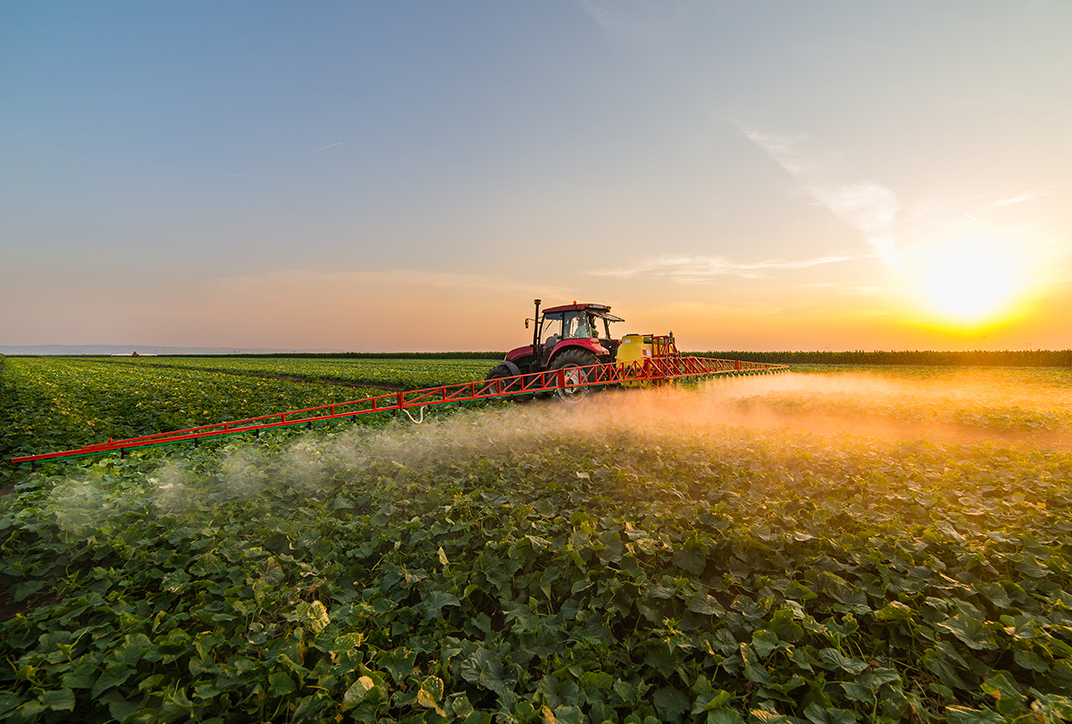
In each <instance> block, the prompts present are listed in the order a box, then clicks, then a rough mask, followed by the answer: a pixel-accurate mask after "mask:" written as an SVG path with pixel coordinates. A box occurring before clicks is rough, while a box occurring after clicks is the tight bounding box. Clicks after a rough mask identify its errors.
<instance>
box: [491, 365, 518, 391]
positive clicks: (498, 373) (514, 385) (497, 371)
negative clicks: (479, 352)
mask: <svg viewBox="0 0 1072 724" xmlns="http://www.w3.org/2000/svg"><path fill="white" fill-rule="evenodd" d="M513 376H514V371H513V370H511V369H510V368H509V367H507V366H506V365H504V364H497V365H495V366H494V367H492V368H491V371H490V372H488V376H487V377H485V378H484V379H485V380H500V379H502V378H504V377H513ZM519 390H521V383H520V382H519V381H518V380H513V381H512V382H507V383H506V384H504V385H502V391H503V393H516V392H518V391H519Z"/></svg>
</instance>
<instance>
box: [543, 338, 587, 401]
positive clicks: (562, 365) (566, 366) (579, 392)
mask: <svg viewBox="0 0 1072 724" xmlns="http://www.w3.org/2000/svg"><path fill="white" fill-rule="evenodd" d="M594 364H599V360H598V359H596V356H595V355H594V354H592V353H591V352H586V351H584V350H583V349H567V350H566V351H565V352H563V353H562V354H560V355H559V356H558V358H557V359H556V360H555V361H554V363H553V364H552V365H551V370H552V371H557V370H562V371H563V372H562V374H563V376H564V378H565V379H564V380H563V386H562V387H559V388H558V389H557V390H555V397H557V398H558V399H560V400H565V401H567V402H577V401H578V400H581V399H584V398H585V397H586V396H587V395H588V393H589V392H590V391H592V390H593V389H594V388H593V387H592V386H590V385H586V384H584V383H585V382H587V381H588V379H589V375H591V374H592V370H585V369H579V368H581V367H587V366H588V365H594Z"/></svg>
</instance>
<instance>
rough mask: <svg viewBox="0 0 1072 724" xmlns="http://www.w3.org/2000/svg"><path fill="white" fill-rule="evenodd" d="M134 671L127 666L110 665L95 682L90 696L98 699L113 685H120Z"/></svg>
mask: <svg viewBox="0 0 1072 724" xmlns="http://www.w3.org/2000/svg"><path fill="white" fill-rule="evenodd" d="M133 673H134V669H131V668H129V667H127V666H109V667H108V668H107V669H105V670H104V672H103V673H101V675H100V676H98V677H97V682H96V683H95V684H93V689H92V690H91V691H90V696H91V697H93V698H94V699H96V698H97V697H98V696H100V695H101V694H103V693H104V692H105V691H107V690H108V689H111V688H112V687H113V686H119V685H120V684H122V683H123V682H125V681H126V680H127V679H129V678H130V676H131V674H133Z"/></svg>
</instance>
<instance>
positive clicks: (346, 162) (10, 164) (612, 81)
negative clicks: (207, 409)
mask: <svg viewBox="0 0 1072 724" xmlns="http://www.w3.org/2000/svg"><path fill="white" fill-rule="evenodd" d="M1069 37H1072V5H1069V4H1068V3H1065V2H1027V3H1004V2H1003V3H998V2H947V3H931V2H899V3H888V4H872V3H869V4H862V3H851V2H807V3H801V2H721V3H720V2H666V3H660V2H640V1H635V0H624V1H622V2H609V1H607V2H603V1H597V0H579V1H572V0H571V1H567V0H561V1H555V0H550V1H548V2H538V3H520V2H451V3H447V2H417V1H414V2H397V3H396V2H392V3H387V2H379V3H375V2H366V3H341V2H339V3H329V2H321V3H268V2H212V3H208V2H206V3H197V2H181V3H179V2H175V3H118V2H56V3H36V2H15V1H9V2H5V3H3V4H2V5H0V139H2V140H0V229H2V231H0V234H2V238H0V287H2V288H0V344H6V345H20V344H26V345H29V344H50V343H64V344H131V345H142V346H146V345H170V346H222V347H270V348H285V349H291V348H299V349H346V350H385V351H390V350H410V349H416V350H420V349H505V348H508V347H511V346H515V345H516V344H521V343H522V342H523V341H524V337H525V332H524V329H523V327H522V326H521V320H522V319H523V318H524V317H525V316H526V315H527V314H528V313H529V312H530V308H531V301H532V299H533V298H534V297H541V298H543V299H544V300H545V301H546V302H548V303H555V302H564V301H572V300H574V299H577V300H587V301H598V302H603V303H608V304H611V305H613V306H614V309H615V311H616V312H619V313H621V315H622V316H624V317H626V319H627V320H629V322H628V323H627V325H625V326H629V327H630V328H629V329H625V328H624V327H623V328H622V329H620V330H618V331H620V332H632V331H644V332H649V331H665V330H667V329H673V330H674V331H675V333H676V334H677V336H678V339H679V340H680V341H681V343H682V346H683V347H685V348H688V349H723V350H725V349H857V348H860V349H889V348H928V349H946V348H1023V347H1035V348H1037V347H1047V348H1067V347H1069V346H1072V339H1070V338H1072V334H1070V333H1069V332H1068V330H1067V324H1066V323H1065V321H1064V320H1063V319H1062V318H1061V317H1062V316H1063V314H1058V313H1056V312H1057V311H1059V310H1062V309H1065V310H1067V309H1068V308H1069V304H1070V303H1072V299H1070V296H1072V295H1070V289H1072V260H1070V259H1069V255H1070V249H1072V244H1070V238H1069V235H1070V232H1072V204H1070V203H1069V201H1070V196H1072V171H1070V169H1072V163H1070V162H1072V133H1070V130H1069V129H1072V46H1069V43H1068V38H1069ZM951 296H955V297H956V299H951V298H949V297H951Z"/></svg>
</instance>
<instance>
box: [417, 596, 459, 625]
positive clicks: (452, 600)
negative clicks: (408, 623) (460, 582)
mask: <svg viewBox="0 0 1072 724" xmlns="http://www.w3.org/2000/svg"><path fill="white" fill-rule="evenodd" d="M460 605H462V604H461V601H459V600H458V598H457V597H456V596H454V595H453V594H450V593H447V592H446V591H430V592H429V593H428V594H427V595H426V596H425V598H424V601H423V602H422V603H421V607H422V608H423V609H424V617H425V618H426V619H428V620H431V619H433V618H439V617H440V616H441V615H442V610H443V607H444V606H460Z"/></svg>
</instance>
